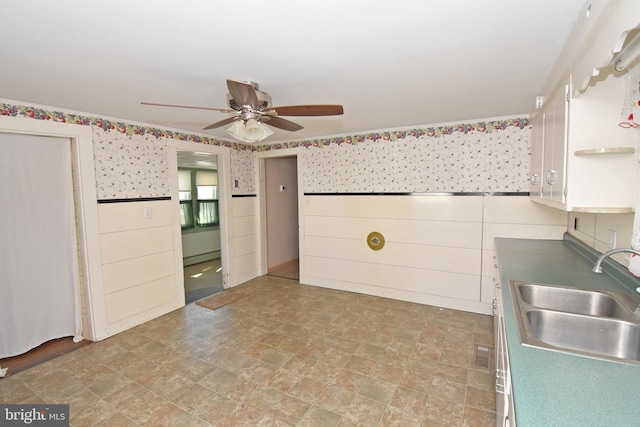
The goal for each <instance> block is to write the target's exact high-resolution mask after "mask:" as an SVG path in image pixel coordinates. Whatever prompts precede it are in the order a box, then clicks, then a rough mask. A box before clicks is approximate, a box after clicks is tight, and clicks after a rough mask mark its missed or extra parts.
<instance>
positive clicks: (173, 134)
mask: <svg viewBox="0 0 640 427" xmlns="http://www.w3.org/2000/svg"><path fill="white" fill-rule="evenodd" d="M0 115H3V116H12V117H19V116H22V117H28V118H32V119H35V120H53V121H57V122H62V123H73V124H79V125H85V126H90V125H93V126H96V127H98V128H100V129H102V130H103V131H105V132H110V131H112V130H114V131H117V132H120V133H121V134H123V135H128V136H133V135H151V136H153V137H155V138H170V139H177V140H181V141H191V142H196V143H201V144H209V145H217V146H222V147H229V148H232V149H234V150H238V151H252V152H253V151H271V150H281V149H288V148H298V147H304V148H310V147H316V148H321V147H325V146H329V145H332V144H338V145H341V144H349V145H354V144H358V143H361V142H365V141H374V142H375V141H380V140H382V141H398V140H401V139H405V138H407V137H414V138H420V137H422V136H427V137H432V138H439V137H443V136H447V135H452V134H454V133H457V132H461V133H464V134H467V133H469V132H480V133H492V132H494V131H498V130H504V129H507V128H509V127H517V128H520V129H524V128H525V127H528V126H529V125H530V122H529V119H528V118H523V117H518V118H509V119H503V120H492V121H482V122H478V123H460V124H454V125H442V126H434V127H427V128H416V129H406V130H396V131H385V132H371V133H364V134H357V135H348V136H335V137H328V138H319V139H309V140H300V141H290V142H276V143H273V144H269V143H266V144H260V145H250V144H243V143H239V142H232V141H227V140H222V139H215V138H209V137H206V136H200V135H194V134H190V133H183V132H178V131H172V130H163V129H160V128H156V127H152V126H142V125H136V124H130V123H126V122H124V121H114V120H109V119H103V118H98V117H90V116H83V115H78V114H72V113H66V112H63V111H55V110H47V109H44V108H39V107H31V106H24V105H12V104H7V103H4V102H1V103H0Z"/></svg>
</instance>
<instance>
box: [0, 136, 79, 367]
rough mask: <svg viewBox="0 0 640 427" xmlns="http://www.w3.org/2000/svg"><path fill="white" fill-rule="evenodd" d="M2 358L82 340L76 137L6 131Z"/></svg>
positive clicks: (0, 143) (1, 192)
mask: <svg viewBox="0 0 640 427" xmlns="http://www.w3.org/2000/svg"><path fill="white" fill-rule="evenodd" d="M0 197H1V198H2V203H1V204H0V230H1V233H0V236H2V238H1V239H0V358H4V357H11V356H15V355H18V354H22V353H24V352H26V351H28V350H30V349H32V348H34V347H37V346H38V345H40V344H42V343H44V342H46V341H49V340H51V339H55V338H61V337H66V336H73V337H74V340H75V341H80V340H82V315H81V308H80V295H79V291H80V289H79V284H78V282H79V278H78V252H77V243H76V226H75V211H74V202H73V184H72V178H71V141H70V140H69V139H64V138H52V137H44V136H33V135H17V134H3V133H0Z"/></svg>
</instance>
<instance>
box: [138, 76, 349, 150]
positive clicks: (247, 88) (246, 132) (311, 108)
mask: <svg viewBox="0 0 640 427" xmlns="http://www.w3.org/2000/svg"><path fill="white" fill-rule="evenodd" d="M227 87H228V88H229V93H228V94H227V105H228V106H229V108H214V107H195V106H189V105H174V104H157V103H152V102H142V104H144V105H155V106H160V107H177V108H193V109H198V110H213V111H220V112H222V113H232V114H233V116H231V117H228V118H226V119H224V120H220V121H217V122H215V123H213V124H210V125H209V126H207V127H205V128H204V130H207V129H215V128H218V127H221V126H225V125H228V124H230V123H232V125H231V126H230V127H229V128H228V129H227V132H229V134H230V135H231V136H233V137H234V138H236V139H239V140H240V141H243V142H258V141H262V140H263V139H265V138H266V137H268V136H270V135H272V134H273V132H272V131H271V130H270V129H268V128H266V127H264V126H262V124H267V125H269V126H273V127H277V128H279V129H284V130H287V131H292V132H295V131H298V130H300V129H302V128H303V127H302V126H300V125H299V124H297V123H294V122H292V121H290V120H287V119H283V118H282V117H280V116H335V115H340V114H343V113H344V110H343V108H342V105H286V106H281V107H273V106H272V105H271V95H269V94H268V93H266V92H262V91H261V90H259V86H258V84H257V83H255V82H242V81H238V80H231V79H228V80H227Z"/></svg>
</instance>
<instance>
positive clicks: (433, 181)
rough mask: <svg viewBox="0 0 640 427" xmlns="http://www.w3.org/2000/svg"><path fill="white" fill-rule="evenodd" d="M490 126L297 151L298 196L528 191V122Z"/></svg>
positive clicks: (367, 140) (311, 147) (506, 122)
mask: <svg viewBox="0 0 640 427" xmlns="http://www.w3.org/2000/svg"><path fill="white" fill-rule="evenodd" d="M498 123H502V124H498ZM514 123H522V124H523V125H522V126H519V125H515V124H514ZM493 124H494V126H492V127H491V128H490V130H487V129H489V128H487V127H486V126H484V124H475V125H470V124H467V125H466V126H465V127H464V129H466V131H465V130H460V131H450V132H448V131H447V130H446V127H445V128H440V132H439V133H437V132H432V133H431V134H425V135H421V136H414V135H412V134H407V135H405V134H404V133H403V134H401V135H399V137H397V138H393V139H391V140H389V139H378V140H373V139H370V138H368V139H366V140H364V141H362V142H358V143H340V144H338V143H334V144H328V145H324V146H320V147H314V146H309V147H307V148H306V149H304V150H303V153H302V160H303V170H302V174H303V182H304V192H305V193H332V192H339V193H341V192H347V193H348V192H483V191H487V192H526V191H529V184H528V182H527V177H528V170H529V161H530V152H531V150H530V141H531V129H530V126H529V125H528V122H527V121H526V120H524V121H523V120H507V121H502V122H493ZM443 130H444V132H443Z"/></svg>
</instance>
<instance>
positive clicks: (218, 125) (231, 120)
mask: <svg viewBox="0 0 640 427" xmlns="http://www.w3.org/2000/svg"><path fill="white" fill-rule="evenodd" d="M237 118H238V117H228V118H226V119H224V120H220V121H219V122H215V123H213V124H210V125H209V126H207V127H206V128H204V129H203V130H207V129H215V128H219V127H220V126H224V125H228V124H229V123H231V122H233V121H234V120H236V119H237Z"/></svg>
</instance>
